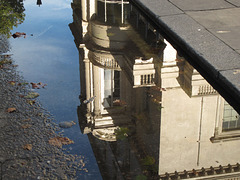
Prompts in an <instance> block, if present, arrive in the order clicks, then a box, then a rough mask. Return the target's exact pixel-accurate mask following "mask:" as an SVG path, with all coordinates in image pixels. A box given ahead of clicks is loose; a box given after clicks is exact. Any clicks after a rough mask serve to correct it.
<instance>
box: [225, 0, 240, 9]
mask: <svg viewBox="0 0 240 180" xmlns="http://www.w3.org/2000/svg"><path fill="white" fill-rule="evenodd" d="M227 1H228V2H229V3H231V4H233V5H235V6H237V7H240V1H239V0H227Z"/></svg>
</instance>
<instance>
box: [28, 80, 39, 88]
mask: <svg viewBox="0 0 240 180" xmlns="http://www.w3.org/2000/svg"><path fill="white" fill-rule="evenodd" d="M30 84H31V85H32V88H33V89H40V87H39V86H38V85H37V83H33V82H31V83H30Z"/></svg>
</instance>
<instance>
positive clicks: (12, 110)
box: [7, 108, 17, 113]
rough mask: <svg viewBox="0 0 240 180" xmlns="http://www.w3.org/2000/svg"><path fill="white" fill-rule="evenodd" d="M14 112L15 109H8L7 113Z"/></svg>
mask: <svg viewBox="0 0 240 180" xmlns="http://www.w3.org/2000/svg"><path fill="white" fill-rule="evenodd" d="M16 110H17V109H16V108H8V109H7V112H8V113H12V112H15V111H16Z"/></svg>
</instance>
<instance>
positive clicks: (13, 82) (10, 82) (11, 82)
mask: <svg viewBox="0 0 240 180" xmlns="http://www.w3.org/2000/svg"><path fill="white" fill-rule="evenodd" d="M8 83H9V84H11V85H13V86H14V85H15V84H16V82H15V81H9V82H8Z"/></svg>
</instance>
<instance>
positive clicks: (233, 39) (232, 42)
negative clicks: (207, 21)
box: [208, 26, 240, 50]
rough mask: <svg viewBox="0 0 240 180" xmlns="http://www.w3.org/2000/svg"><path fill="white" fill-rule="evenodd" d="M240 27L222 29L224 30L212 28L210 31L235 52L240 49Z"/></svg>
mask: <svg viewBox="0 0 240 180" xmlns="http://www.w3.org/2000/svg"><path fill="white" fill-rule="evenodd" d="M239 29H240V26H230V27H222V28H210V29H208V30H209V31H211V33H213V34H214V35H215V36H216V37H218V38H219V39H221V40H222V41H223V42H225V43H226V44H227V45H229V46H230V47H231V48H233V49H234V50H239V49H240V42H239V38H238V37H240V31H239Z"/></svg>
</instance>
